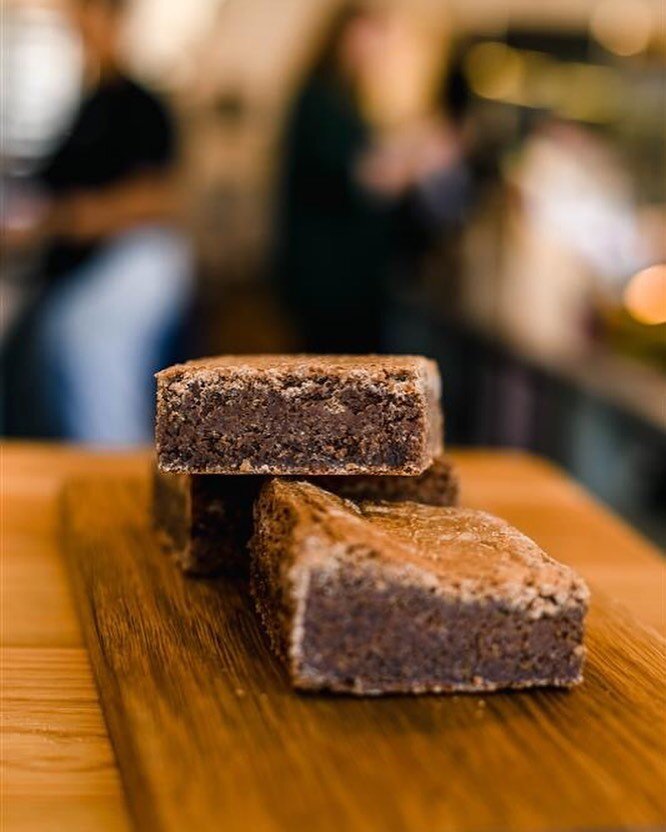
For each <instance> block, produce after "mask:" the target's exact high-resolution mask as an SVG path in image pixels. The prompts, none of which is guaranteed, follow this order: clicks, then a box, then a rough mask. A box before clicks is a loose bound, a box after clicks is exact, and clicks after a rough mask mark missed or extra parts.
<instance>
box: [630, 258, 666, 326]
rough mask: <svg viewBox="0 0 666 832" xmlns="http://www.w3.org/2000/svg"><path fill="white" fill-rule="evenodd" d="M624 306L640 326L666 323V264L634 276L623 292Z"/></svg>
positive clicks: (651, 267)
mask: <svg viewBox="0 0 666 832" xmlns="http://www.w3.org/2000/svg"><path fill="white" fill-rule="evenodd" d="M623 300H624V305H625V307H626V309H627V311H628V312H629V314H630V315H631V316H632V318H635V319H636V320H637V321H640V323H642V324H651V325H654V324H663V323H666V264H660V265H658V266H650V268H648V269H643V271H640V272H638V273H637V274H635V275H634V276H633V277H632V278H631V280H630V281H629V283H628V284H627V287H626V289H625V290H624V298H623Z"/></svg>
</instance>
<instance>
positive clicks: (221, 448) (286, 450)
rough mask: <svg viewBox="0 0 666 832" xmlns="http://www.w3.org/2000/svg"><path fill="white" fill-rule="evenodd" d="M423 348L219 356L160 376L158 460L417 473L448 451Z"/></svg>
mask: <svg viewBox="0 0 666 832" xmlns="http://www.w3.org/2000/svg"><path fill="white" fill-rule="evenodd" d="M439 399H440V379H439V373H438V371H437V367H436V365H435V364H434V362H432V361H429V360H428V359H426V358H422V357H420V356H266V355H263V356H221V357H218V358H209V359H203V360H200V361H194V362H189V363H187V364H179V365H175V366H173V367H169V368H168V369H166V370H162V371H161V372H160V373H158V374H157V418H156V445H157V458H158V464H159V467H160V468H161V469H162V470H164V471H171V472H181V473H202V474H203V473H219V474H283V475H328V474H334V475H339V474H394V475H418V474H421V473H422V472H423V471H424V470H425V469H426V468H427V467H428V466H429V465H431V464H432V462H433V459H434V457H435V456H436V455H437V454H438V453H440V452H441V449H442V415H441V408H440V404H439Z"/></svg>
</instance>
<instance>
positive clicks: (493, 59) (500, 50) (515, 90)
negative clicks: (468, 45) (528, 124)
mask: <svg viewBox="0 0 666 832" xmlns="http://www.w3.org/2000/svg"><path fill="white" fill-rule="evenodd" d="M465 70H466V73H467V77H468V79H469V83H470V86H471V87H472V89H473V91H474V92H475V93H476V94H477V95H480V96H481V97H483V98H493V99H496V100H505V101H512V102H516V103H517V102H518V101H520V100H521V98H522V94H523V86H524V84H523V82H524V76H525V66H524V61H523V58H522V56H521V55H520V53H519V52H516V50H515V49H510V48H509V47H508V46H505V44H503V43H480V44H478V45H477V46H474V47H472V49H470V51H469V53H468V54H467V57H466V58H465Z"/></svg>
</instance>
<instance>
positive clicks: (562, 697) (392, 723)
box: [65, 478, 666, 832]
mask: <svg viewBox="0 0 666 832" xmlns="http://www.w3.org/2000/svg"><path fill="white" fill-rule="evenodd" d="M546 479H547V478H546ZM544 487H545V488H546V491H547V488H548V487H549V484H548V483H547V482H546V483H544ZM550 487H552V488H554V489H555V490H556V489H557V481H555V483H554V484H553V483H551V484H550ZM525 499H526V502H527V510H526V509H523V510H524V511H525V519H528V518H529V516H530V514H531V512H530V511H529V506H532V507H533V508H537V507H538V505H540V503H539V501H538V500H537V498H536V495H534V494H532V496H531V497H530V496H529V495H526V497H525ZM547 499H548V494H546V495H545V496H544V494H543V492H542V494H541V502H543V501H544V500H547ZM567 501H569V502H570V503H571V509H572V513H571V514H569V513H567V514H566V515H563V514H562V512H560V525H561V526H562V527H565V528H566V535H567V537H568V538H569V539H575V536H576V524H577V523H578V522H579V519H580V518H579V515H578V514H577V513H576V507H577V505H578V500H577V495H576V492H575V491H572V490H570V491H567V493H566V499H565V500H564V502H565V504H566V503H567ZM523 505H524V504H523ZM65 509H66V511H65V518H66V522H65V543H66V551H67V557H68V561H69V565H70V571H71V575H72V581H73V587H74V592H75V597H76V600H77V602H78V605H79V609H80V614H81V622H82V624H83V629H84V633H85V636H86V641H87V644H88V648H89V652H90V657H91V660H92V665H93V669H94V672H95V676H96V679H97V683H98V687H99V691H100V695H101V699H102V705H103V708H104V711H105V715H106V720H107V724H108V727H109V731H110V734H111V738H112V741H113V744H114V748H115V751H116V755H117V758H118V761H119V764H120V769H121V775H122V778H123V782H124V786H125V791H126V795H127V797H128V805H129V808H130V811H131V813H132V816H133V818H134V821H135V823H136V826H137V828H139V829H158V830H181V829H186V828H191V829H197V830H208V829H216V830H217V829H220V828H224V829H225V830H229V832H233V830H246V829H251V830H292V829H299V830H300V829H308V830H336V832H337V830H342V829H344V830H356V829H359V830H361V829H362V830H366V829H373V830H374V829H377V830H386V832H390V830H396V832H397V830H405V829H409V830H454V829H455V830H468V829H469V830H471V829H474V830H484V829H487V830H491V829H515V830H535V832H536V830H542V829H543V830H545V829H553V828H556V829H583V828H599V827H606V828H613V829H615V828H627V827H641V826H646V827H649V826H652V827H659V826H661V825H663V824H666V805H665V799H664V795H665V787H666V781H665V780H664V766H665V761H666V757H665V751H666V748H665V745H664V743H665V737H666V717H665V713H666V711H665V708H664V704H665V703H664V694H663V684H662V683H663V678H664V658H665V657H664V642H663V640H662V639H660V637H659V636H657V635H656V634H655V633H653V632H650V631H648V630H645V629H643V628H642V627H641V626H640V625H639V624H637V623H636V622H635V621H634V620H633V619H632V618H631V617H629V616H628V615H627V614H625V613H624V612H623V611H622V610H621V609H620V608H619V607H617V606H616V605H614V604H612V603H611V602H610V601H608V600H606V599H605V598H604V597H603V595H602V594H601V593H599V592H597V593H596V594H595V597H594V603H593V606H592V611H591V615H590V621H589V633H588V647H589V662H588V667H587V671H586V682H585V684H584V685H583V686H582V687H581V688H579V689H577V690H575V691H573V692H571V693H564V692H555V691H543V692H539V693H521V694H499V695H489V696H485V697H478V696H458V697H425V698H414V699H410V698H399V697H395V698H389V699H384V700H353V699H349V698H343V697H338V698H335V697H324V696H310V697H308V696H299V695H296V694H294V693H292V692H291V691H290V690H289V688H288V686H287V684H286V680H285V677H284V674H283V672H282V669H281V667H280V666H279V664H277V663H276V662H275V661H274V659H273V657H272V656H271V654H270V653H269V651H268V649H267V646H266V644H265V641H264V639H263V637H262V634H261V633H260V631H259V630H258V628H257V623H256V620H255V617H254V615H253V613H252V611H251V607H250V604H249V601H248V598H247V596H246V589H245V587H244V585H243V584H242V583H234V582H231V581H225V580H220V581H215V582H196V581H191V580H186V579H183V578H182V577H181V576H180V574H179V573H177V571H176V570H175V569H174V568H173V567H172V565H171V563H170V562H169V561H168V560H167V559H166V558H165V557H164V556H163V553H162V552H161V551H160V550H159V548H158V547H157V545H156V543H155V541H154V539H153V536H152V534H151V532H150V529H149V527H148V522H147V504H146V488H145V481H144V480H142V479H131V480H126V481H123V482H121V481H112V480H107V481H105V482H100V481H99V480H90V481H87V482H82V483H79V484H73V485H71V486H70V487H68V489H67V493H66V497H65ZM505 515H506V512H505ZM509 519H511V518H509ZM526 526H527V524H523V527H526ZM526 530H527V531H528V532H529V531H530V529H529V527H526ZM537 539H538V541H539V542H540V543H544V541H543V539H541V538H540V537H539V536H538V535H537ZM551 551H553V550H552V547H551ZM553 554H555V555H557V556H558V555H559V553H558V552H554V551H553Z"/></svg>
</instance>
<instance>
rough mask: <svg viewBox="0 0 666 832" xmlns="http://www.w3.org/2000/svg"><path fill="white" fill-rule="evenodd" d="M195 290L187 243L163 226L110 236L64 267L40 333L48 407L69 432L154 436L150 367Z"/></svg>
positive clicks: (104, 440) (105, 438) (126, 440)
mask: <svg viewBox="0 0 666 832" xmlns="http://www.w3.org/2000/svg"><path fill="white" fill-rule="evenodd" d="M192 290H193V269H192V257H191V252H190V247H189V244H188V243H187V241H186V239H185V238H184V237H183V236H182V235H181V234H180V233H178V232H177V231H175V230H173V229H169V228H165V227H159V226H148V227H142V228H138V229H134V230H132V231H128V232H126V233H123V234H121V235H119V236H117V237H115V238H113V239H112V240H110V241H109V242H108V244H106V245H105V247H104V249H103V250H102V251H101V252H100V253H99V254H98V255H97V256H95V258H94V259H93V260H92V261H91V262H89V263H86V264H85V265H84V266H83V267H82V268H81V269H79V270H78V271H77V272H76V273H75V274H72V275H69V276H67V278H66V279H65V280H64V281H63V284H62V288H59V289H57V290H56V291H55V292H54V294H53V295H52V297H51V298H50V301H49V303H48V304H47V306H46V308H45V309H44V310H43V313H42V315H41V316H40V322H39V327H38V332H37V335H36V337H37V340H38V344H37V346H38V354H39V355H40V357H41V364H42V369H43V370H44V371H45V377H46V380H47V383H46V387H45V390H44V393H45V397H46V403H47V407H48V409H49V411H50V412H52V413H53V414H54V415H55V416H56V419H57V422H58V424H59V427H60V432H61V433H62V435H63V438H65V439H70V440H73V441H80V442H88V443H96V444H103V445H128V444H137V443H142V442H146V441H149V440H151V439H152V434H153V411H154V394H153V381H152V374H153V373H154V372H155V371H156V370H157V369H159V364H160V359H161V358H162V354H163V350H164V344H165V340H166V338H167V334H168V333H169V332H170V331H175V329H176V327H177V324H178V323H179V322H180V321H182V320H183V318H184V316H185V314H186V312H187V309H188V307H189V305H190V301H191V297H192Z"/></svg>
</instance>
